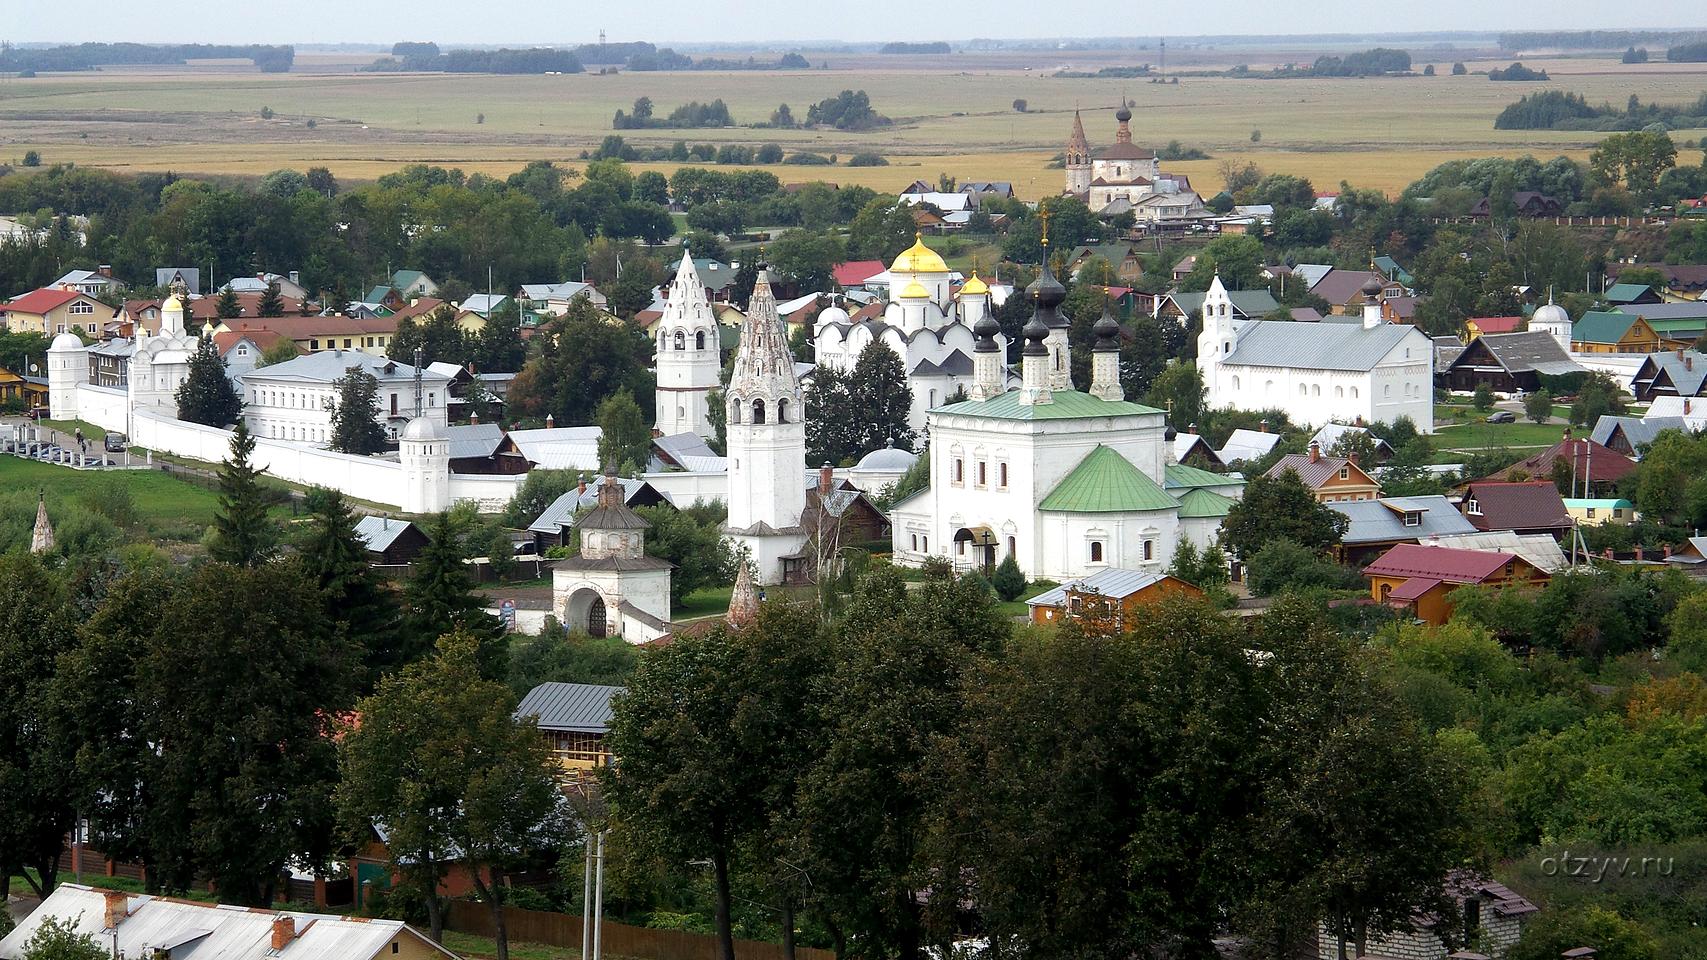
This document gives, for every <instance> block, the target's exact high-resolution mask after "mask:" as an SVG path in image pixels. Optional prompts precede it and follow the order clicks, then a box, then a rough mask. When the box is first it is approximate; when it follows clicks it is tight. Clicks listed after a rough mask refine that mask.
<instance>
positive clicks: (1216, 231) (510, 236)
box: [0, 47, 1707, 960]
mask: <svg viewBox="0 0 1707 960" xmlns="http://www.w3.org/2000/svg"><path fill="white" fill-rule="evenodd" d="M1632 50H1634V47H1632ZM1407 62H1408V60H1407ZM1276 82H1277V83H1279V82H1283V81H1276ZM862 95H863V92H862ZM1632 100H1633V101H1634V98H1632ZM785 106H786V105H785ZM646 109H647V110H648V111H649V110H650V109H651V107H650V104H649V103H648V105H647V108H646ZM814 109H817V108H816V107H815V108H814ZM1630 112H1631V113H1632V114H1634V113H1635V112H1636V105H1635V104H1634V102H1633V103H1632V106H1631V108H1630ZM635 115H636V116H640V112H639V105H638V104H636V113H635ZM619 116H620V114H619ZM1660 127H1661V129H1660V130H1658V131H1655V130H1653V129H1652V128H1651V127H1641V128H1638V129H1629V130H1622V131H1619V132H1610V133H1608V134H1607V135H1606V136H1605V137H1604V139H1602V140H1601V141H1600V146H1599V147H1598V148H1597V150H1596V152H1595V153H1594V155H1593V156H1592V157H1591V158H1590V160H1589V161H1588V162H1586V163H1581V162H1578V161H1576V160H1572V159H1571V158H1569V157H1565V156H1560V157H1557V158H1556V159H1544V158H1538V157H1535V156H1524V157H1521V158H1509V157H1490V158H1488V159H1485V160H1471V161H1465V160H1450V161H1447V162H1445V163H1443V164H1441V165H1440V166H1438V167H1436V168H1435V169H1434V170H1432V171H1430V172H1429V173H1428V174H1427V175H1426V176H1425V177H1424V178H1423V179H1422V180H1419V181H1417V182H1416V183H1414V184H1412V185H1411V186H1410V187H1408V188H1406V189H1405V190H1404V191H1402V192H1401V193H1398V194H1396V195H1392V196H1389V195H1387V194H1386V193H1383V192H1382V191H1378V190H1363V189H1358V188H1357V187H1356V186H1355V185H1354V184H1352V183H1350V182H1341V183H1340V184H1339V186H1338V188H1337V189H1332V190H1323V189H1320V188H1319V186H1318V185H1315V184H1312V183H1311V182H1310V181H1309V180H1307V179H1304V178H1301V177H1298V176H1294V175H1290V174H1284V173H1268V174H1265V173H1264V172H1263V171H1261V170H1259V169H1257V168H1256V167H1255V166H1254V165H1250V164H1245V165H1240V164H1234V163H1231V162H1229V163H1228V164H1226V167H1225V169H1224V170H1223V172H1222V177H1221V181H1220V182H1204V178H1203V176H1202V175H1201V174H1200V173H1199V174H1197V175H1196V181H1197V182H1196V183H1195V184H1194V182H1193V177H1192V176H1190V175H1187V174H1184V173H1177V172H1170V171H1169V163H1170V161H1169V160H1168V159H1167V157H1168V156H1170V155H1173V154H1176V153H1177V152H1178V149H1177V148H1178V147H1179V144H1178V142H1177V141H1175V142H1174V143H1173V144H1171V146H1170V148H1169V149H1163V145H1164V143H1165V142H1166V139H1165V133H1166V131H1162V130H1154V129H1146V128H1144V126H1143V121H1142V119H1141V118H1135V115H1134V111H1133V109H1132V108H1131V105H1130V104H1129V103H1128V101H1127V100H1126V98H1125V96H1124V95H1123V96H1122V97H1121V102H1120V104H1119V105H1118V107H1116V108H1114V109H1110V110H1091V109H1083V110H1078V109H1076V110H1074V111H1072V113H1071V116H1070V117H1064V118H1063V128H1062V130H1061V144H1062V147H1061V151H1060V156H1059V165H1058V167H1052V168H1051V170H1050V176H1057V177H1059V182H1058V184H1051V185H1049V186H1048V187H1046V188H1044V189H1043V190H1041V191H1039V193H1040V195H1035V196H1027V195H1026V194H1027V193H1029V192H1030V191H1029V190H1028V189H1027V188H1026V187H1018V186H1016V184H1015V183H1011V182H1005V181H994V182H992V181H979V180H962V179H960V178H959V176H958V174H957V173H956V172H955V171H945V172H943V173H942V174H941V175H940V176H939V177H938V178H937V179H936V180H935V181H927V180H922V179H918V180H913V181H912V182H901V178H900V175H899V174H898V175H897V182H896V183H895V184H894V185H893V188H894V189H893V190H892V191H889V192H884V191H877V190H873V189H870V188H866V187H856V186H852V185H837V184H834V183H831V182H828V181H827V180H819V179H813V178H812V177H811V176H810V171H809V170H807V169H802V168H799V167H795V168H788V170H787V172H788V175H789V176H790V177H794V176H799V177H800V178H801V179H799V180H798V181H797V182H796V181H787V182H785V181H784V180H783V179H782V178H781V177H779V176H778V175H776V174H773V173H770V172H768V171H762V170H760V171H753V170H733V171H723V170H718V169H716V168H715V167H696V166H683V167H681V168H680V169H678V170H676V171H675V172H674V173H673V174H672V175H670V176H669V177H665V176H663V175H662V174H659V173H657V172H654V171H651V170H645V171H641V172H638V173H637V172H635V171H634V170H633V169H631V168H630V166H629V165H628V163H627V162H626V161H625V160H624V159H623V152H622V146H623V145H622V142H621V137H614V136H613V137H612V138H610V139H611V140H615V141H616V143H615V144H614V145H613V144H611V143H610V142H609V140H607V144H606V146H607V147H610V149H609V150H608V151H602V152H603V155H601V156H596V157H590V158H588V159H587V160H585V161H584V165H583V166H582V167H581V168H580V169H579V170H574V171H571V170H569V169H567V168H565V167H560V166H558V165H556V164H554V163H552V162H549V161H536V162H533V163H531V164H530V165H529V166H528V167H527V168H526V169H525V170H523V171H522V172H520V173H516V174H513V175H511V176H509V177H508V178H507V179H505V178H497V177H489V176H487V175H485V174H481V173H476V174H471V175H465V174H464V173H463V171H461V170H451V169H446V168H443V167H438V166H431V165H426V164H420V165H413V166H409V167H406V168H404V169H402V170H400V171H398V172H396V173H391V174H387V175H385V176H382V177H380V178H378V180H377V181H374V182H370V183H361V184H353V183H352V184H342V185H341V184H339V183H337V182H336V179H335V178H333V177H332V176H331V174H330V173H329V172H327V171H326V170H324V169H317V170H310V171H307V172H306V173H297V172H296V171H291V170H282V171H278V172H276V173H273V174H268V175H267V176H266V177H265V178H263V179H262V180H261V181H260V182H259V183H258V184H254V185H238V186H232V185H228V184H224V183H219V182H214V181H211V180H201V179H196V178H193V177H184V178H166V177H155V175H149V174H138V175H131V174H118V173H109V172H104V171H102V172H97V171H90V170H83V169H77V168H75V167H73V166H70V165H66V166H51V167H46V168H41V169H24V168H10V167H8V168H6V172H4V173H0V215H3V217H4V219H0V224H3V225H4V227H5V229H4V231H3V232H0V281H3V282H5V283H7V284H9V286H8V288H7V289H4V290H0V295H4V296H5V298H6V299H5V300H4V301H3V302H0V551H3V553H0V568H3V569H0V610H6V611H8V612H7V613H6V614H3V615H0V616H3V617H4V619H5V621H6V624H5V628H4V630H3V631H0V690H3V691H4V696H0V700H4V701H5V705H4V706H0V808H3V810H4V812H0V876H3V877H4V878H5V889H6V890H7V893H8V908H9V909H8V910H7V911H0V958H4V960H14V958H20V960H57V958H74V960H75V958H84V957H87V958H88V960H95V958H99V957H113V958H119V957H124V958H133V957H135V958H156V960H157V958H160V957H173V958H178V957H183V958H192V960H193V958H197V957H208V956H216V955H217V956H220V957H230V958H235V960H244V958H250V957H253V958H257V960H259V958H262V957H285V958H287V960H289V958H296V957H303V958H308V957H323V956H349V957H352V958H357V960H366V958H377V957H380V956H385V955H391V956H407V957H433V956H445V957H487V956H492V957H497V958H499V960H508V958H509V957H510V956H512V955H514V956H517V957H518V958H524V960H525V958H531V957H535V956H537V957H550V958H554V960H555V958H558V957H570V956H577V957H589V958H597V957H600V956H602V955H603V954H604V953H605V952H609V953H610V954H611V955H612V956H614V957H637V958H646V960H675V958H678V957H694V958H699V957H706V958H712V957H716V958H718V960H733V958H734V957H737V956H740V957H764V958H770V957H776V958H783V957H787V958H791V960H792V958H795V957H802V956H804V957H808V958H829V957H836V958H838V960H839V958H843V957H903V958H907V960H914V958H921V957H932V958H940V960H949V958H959V957H967V958H971V957H983V956H998V955H1000V956H1008V955H1014V956H1033V955H1035V956H1061V957H1067V956H1075V957H1077V956H1138V955H1152V956H1162V955H1169V956H1172V955H1176V954H1177V955H1179V956H1181V957H1186V956H1190V957H1200V956H1210V955H1219V956H1225V957H1230V958H1232V957H1239V958H1246V957H1248V958H1251V960H1292V958H1298V960H1302V958H1316V960H1362V958H1370V960H1586V958H1595V960H1660V958H1668V960H1669V958H1671V957H1679V958H1687V957H1693V956H1698V955H1699V953H1698V951H1699V948H1700V945H1699V943H1698V942H1696V940H1695V938H1696V937H1697V936H1698V933H1699V931H1698V929H1696V927H1695V925H1694V921H1688V920H1685V919H1680V918H1685V917H1688V916H1690V915H1691V913H1690V911H1691V910H1694V909H1698V908H1699V907H1700V903H1699V901H1698V900H1697V899H1694V898H1696V897H1698V896H1699V894H1698V892H1693V888H1689V889H1678V888H1676V887H1668V888H1667V889H1666V890H1664V891H1657V892H1656V891H1655V890H1653V889H1650V888H1648V887H1644V886H1642V881H1643V879H1644V876H1645V875H1644V876H1634V875H1632V876H1623V875H1620V876H1619V877H1618V878H1617V882H1616V883H1614V884H1613V885H1612V886H1610V887H1607V888H1604V889H1601V888H1596V889H1594V890H1587V888H1585V886H1584V885H1582V884H1574V885H1573V884H1571V883H1567V882H1565V881H1564V880H1561V879H1558V876H1557V871H1554V872H1548V871H1547V869H1546V868H1545V866H1544V864H1545V863H1546V862H1547V860H1546V859H1545V858H1547V857H1548V856H1553V857H1555V862H1556V858H1557V857H1560V856H1563V857H1566V858H1567V859H1568V857H1569V856H1570V854H1569V853H1568V850H1578V851H1593V855H1594V856H1601V855H1604V856H1607V857H1613V858H1617V857H1624V858H1625V861H1624V862H1625V863H1626V865H1627V866H1628V864H1629V857H1631V856H1635V857H1636V858H1637V859H1638V860H1639V861H1640V862H1642V863H1643V864H1646V863H1647V861H1648V860H1649V859H1652V860H1653V861H1654V862H1655V863H1656V864H1658V863H1661V862H1662V861H1663V863H1665V864H1667V865H1668V866H1667V867H1666V869H1667V870H1668V871H1669V870H1671V869H1672V868H1675V869H1676V870H1677V871H1678V872H1679V873H1680V875H1683V876H1694V877H1698V875H1699V870H1700V869H1701V868H1702V866H1703V865H1704V864H1707V859H1704V858H1703V856H1702V853H1701V850H1702V846H1701V838H1702V837H1703V836H1704V835H1707V826H1704V824H1707V772H1704V771H1703V770H1702V769H1701V768H1700V764H1699V761H1698V757H1699V756H1700V751H1701V748H1702V746H1703V745H1704V744H1707V696H1704V694H1703V689H1704V688H1703V680H1702V676H1703V674H1704V673H1707V627H1704V626H1703V624H1707V537H1704V536H1702V535H1701V533H1700V531H1701V529H1702V528H1703V526H1707V486H1704V484H1707V480H1703V479H1702V477H1703V471H1704V470H1707V436H1704V435H1703V433H1702V431H1703V430H1704V429H1707V298H1704V297H1703V293H1704V292H1707V141H1694V140H1690V141H1687V142H1684V141H1682V140H1681V139H1680V140H1678V141H1677V142H1675V143H1674V140H1673V137H1672V134H1671V133H1668V132H1667V131H1666V129H1665V125H1664V124H1660ZM1537 152H1538V153H1540V152H1541V151H1540V150H1539V148H1538V150H1537ZM34 166H36V165H33V164H32V165H31V167H34ZM778 169H784V168H780V167H779V168H778ZM157 181H158V182H157ZM239 209H241V210H244V211H247V216H249V217H250V218H251V219H250V221H249V223H248V225H247V226H245V227H244V228H243V229H241V230H226V229H225V228H224V227H217V228H216V227H212V226H209V224H216V223H219V222H221V220H220V218H221V217H230V216H233V214H232V213H231V211H234V210H239ZM755 224H761V225H765V226H754V225H755ZM144 241H146V242H144ZM192 264H194V265H192ZM399 264H400V266H399ZM239 265H241V269H239ZM1567 848H1568V850H1567ZM1690 871H1694V872H1693V873H1691V872H1690ZM1670 875H1671V874H1670V873H1669V872H1668V873H1666V874H1665V876H1668V877H1669V876H1670ZM512 941H513V942H514V943H512ZM79 950H81V951H82V952H78V951H79ZM535 950H538V951H549V952H538V953H530V952H528V951H535Z"/></svg>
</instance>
